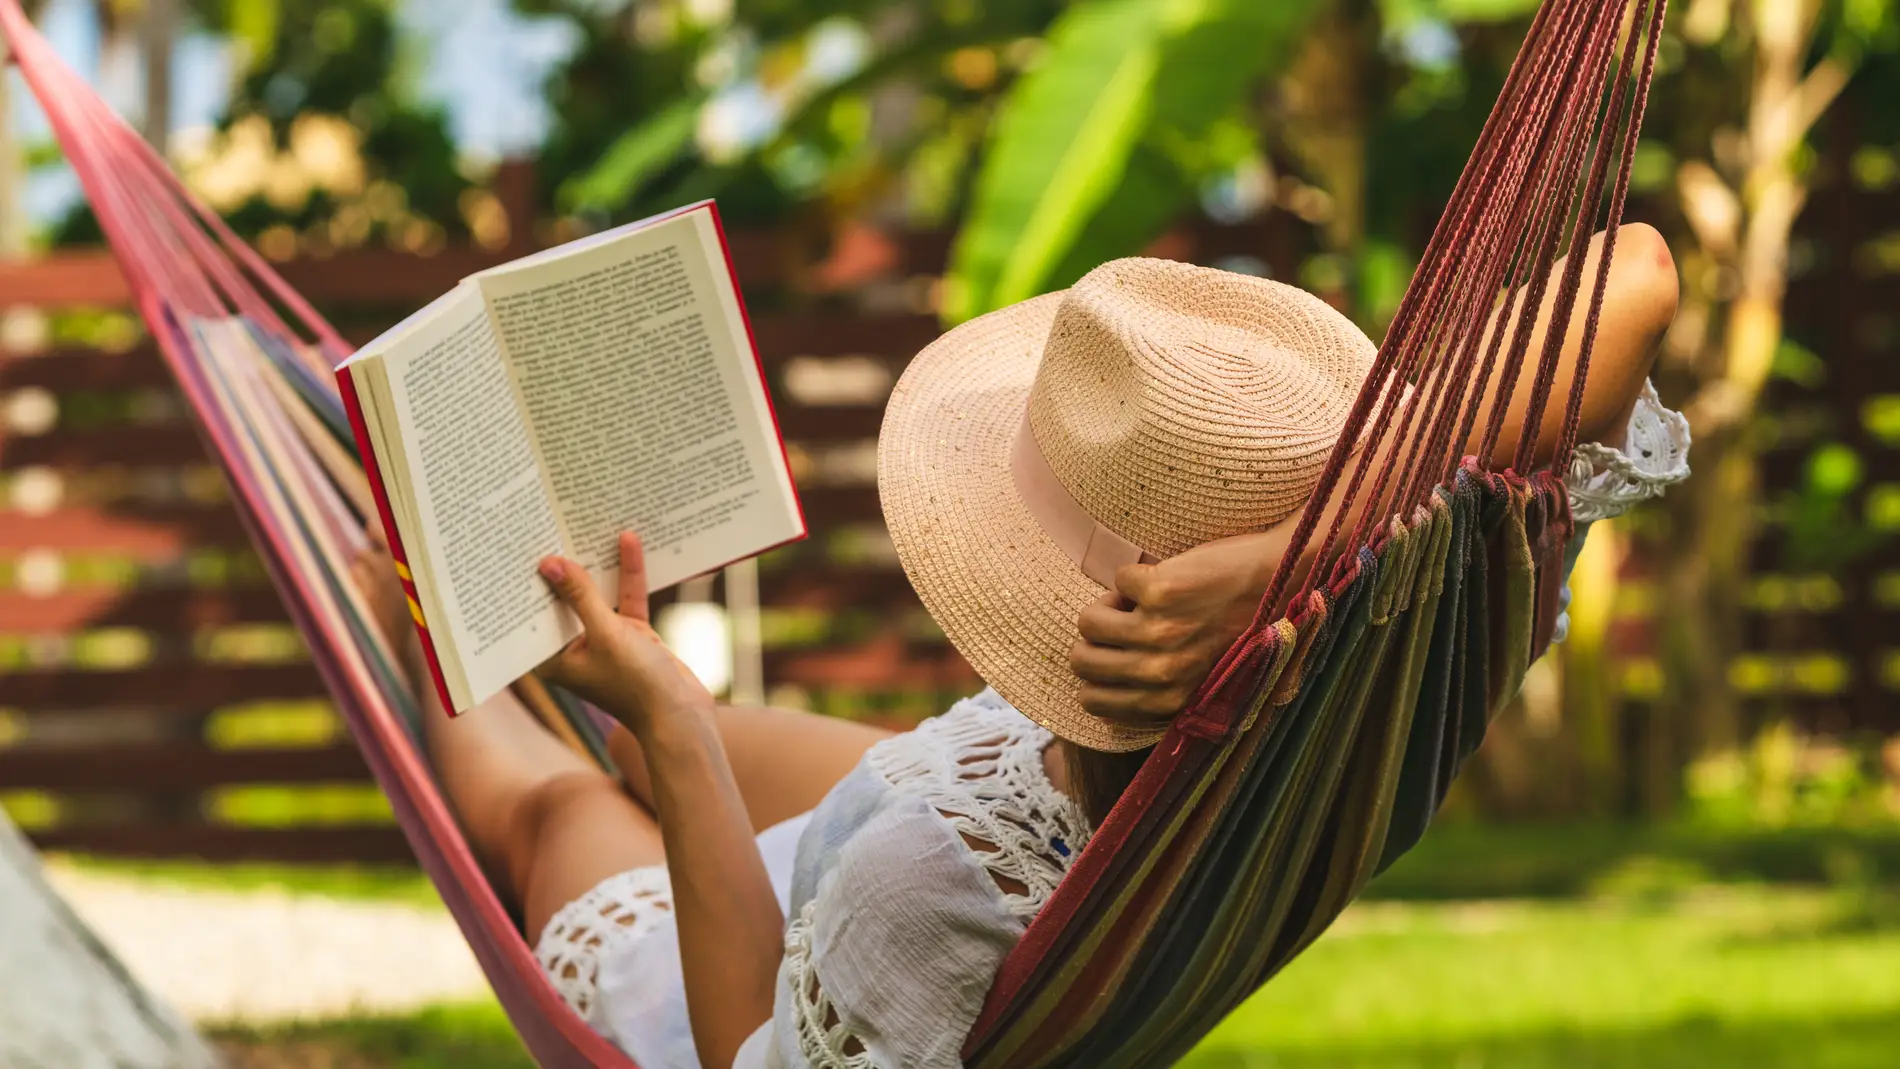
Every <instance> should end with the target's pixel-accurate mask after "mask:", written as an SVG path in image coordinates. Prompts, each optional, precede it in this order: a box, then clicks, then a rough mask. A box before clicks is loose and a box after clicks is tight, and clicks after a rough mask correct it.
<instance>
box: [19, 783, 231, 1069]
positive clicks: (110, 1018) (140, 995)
mask: <svg viewBox="0 0 1900 1069" xmlns="http://www.w3.org/2000/svg"><path fill="white" fill-rule="evenodd" d="M217 1064H218V1059H217V1056H216V1055H215V1054H213V1053H212V1051H211V1049H210V1048H209V1047H208V1046H206V1045H205V1043H204V1041H203V1040H201V1039H199V1038H198V1036H197V1035H196V1034H195V1033H193V1032H192V1030H191V1029H190V1027H189V1026H187V1025H186V1024H185V1023H184V1022H183V1021H181V1020H180V1019H179V1018H178V1017H177V1016H176V1015H175V1014H173V1013H172V1012H171V1011H170V1010H169V1009H167V1008H166V1007H165V1006H164V1005H162V1004H161V1003H159V1002H158V1001H157V1000H156V999H154V998H153V997H152V995H151V993H150V992H148V991H146V990H145V989H144V988H142V987H140V986H139V984H138V982H137V981H136V980H134V979H133V978H132V976H131V975H130V974H129V973H127V972H126V970H125V967H124V966H123V965H121V964H119V960H118V959H117V958H115V957H114V956H113V955H112V952H111V951H110V950H108V949H106V947H105V946H104V945H103V944H101V943H100V942H99V940H98V938H97V937H96V936H94V935H93V934H92V933H91V932H90V931H88V930H87V928H86V926H85V925H84V924H83V923H81V922H80V920H79V918H78V917H77V916H75V915H74V914H73V912H72V910H71V909H69V908H68V907H67V905H66V903H65V902H63V901H61V900H60V898H59V896H58V895H56V894H54V893H53V889H52V887H50V886H49V885H48V884H47V882H46V878H45V875H44V873H43V872H42V871H41V869H40V863H39V859H38V858H37V857H36V856H34V854H33V851H32V849H31V848H30V847H29V846H28V845H27V842H26V840H25V839H24V838H23V837H21V835H20V833H19V832H18V831H17V830H15V828H14V827H13V825H12V824H11V823H10V822H8V821H7V820H6V818H5V817H4V816H0V1066H3V1067H5V1069H211V1067H213V1066H216V1065H217Z"/></svg>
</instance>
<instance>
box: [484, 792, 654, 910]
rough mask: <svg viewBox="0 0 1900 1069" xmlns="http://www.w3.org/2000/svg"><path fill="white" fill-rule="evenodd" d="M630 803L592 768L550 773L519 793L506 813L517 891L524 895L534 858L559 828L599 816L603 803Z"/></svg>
mask: <svg viewBox="0 0 1900 1069" xmlns="http://www.w3.org/2000/svg"><path fill="white" fill-rule="evenodd" d="M628 804H630V803H629V801H628V799H627V797H626V795H625V794H623V793H622V792H621V790H620V786H619V784H617V783H615V782H614V781H613V780H612V779H610V778H609V777H608V776H606V775H605V774H603V773H600V772H596V771H593V770H592V769H588V770H584V771H574V772H565V773H562V774H560V775H556V776H550V777H548V778H547V779H545V780H542V781H541V782H540V783H537V784H535V785H534V786H533V787H530V788H529V789H528V790H526V791H524V792H522V795H521V797H520V799H519V800H518V801H517V802H516V803H515V808H514V812H513V813H511V814H510V815H509V819H508V827H507V840H508V841H507V845H506V851H507V855H508V872H509V875H510V877H511V879H512V882H513V884H514V887H515V891H516V893H517V894H525V893H526V890H527V885H528V880H529V877H530V874H531V873H532V871H533V868H534V864H535V860H536V858H537V857H538V856H539V855H540V854H541V853H542V852H543V851H544V850H545V849H546V847H547V844H548V843H549V841H550V840H551V839H552V838H553V837H554V836H555V835H556V834H557V833H558V831H559V829H561V828H563V827H571V826H572V825H573V824H574V823H575V822H576V821H585V820H587V819H588V817H589V816H590V812H589V811H592V814H591V815H594V816H599V815H600V810H601V809H602V808H603V807H604V806H607V805H618V806H626V805H628Z"/></svg>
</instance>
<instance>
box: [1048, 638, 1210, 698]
mask: <svg viewBox="0 0 1900 1069" xmlns="http://www.w3.org/2000/svg"><path fill="white" fill-rule="evenodd" d="M1189 660H1190V658H1189V656H1188V655H1187V654H1185V653H1163V652H1158V651H1153V650H1127V649H1116V648H1114V647H1110V646H1097V645H1094V644H1092V643H1088V642H1078V643H1076V644H1075V647H1074V648H1073V649H1071V650H1070V651H1069V667H1070V669H1071V670H1073V671H1074V672H1075V674H1076V676H1077V677H1078V678H1080V679H1081V680H1082V681H1083V682H1085V683H1099V684H1102V685H1104V686H1112V687H1135V688H1145V689H1148V690H1153V689H1156V688H1161V687H1170V686H1174V685H1176V684H1179V683H1182V682H1185V681H1186V680H1187V677H1188V676H1189V675H1192V674H1194V673H1193V668H1194V666H1193V665H1191V664H1189V663H1188V662H1189Z"/></svg>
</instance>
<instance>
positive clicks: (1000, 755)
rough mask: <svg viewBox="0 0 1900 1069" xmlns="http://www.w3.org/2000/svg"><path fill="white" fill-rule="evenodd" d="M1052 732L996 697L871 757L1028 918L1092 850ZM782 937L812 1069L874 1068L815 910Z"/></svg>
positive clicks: (880, 747) (802, 1049)
mask: <svg viewBox="0 0 1900 1069" xmlns="http://www.w3.org/2000/svg"><path fill="white" fill-rule="evenodd" d="M1049 741H1050V735H1049V733H1048V732H1047V731H1045V730H1043V729H1042V728H1040V727H1038V726H1037V725H1035V724H1034V723H1031V722H1030V721H1029V720H1028V719H1026V718H1024V716H1023V715H1022V714H1021V713H1019V712H1017V711H1016V710H1015V709H1014V708H1012V707H1010V706H1009V705H1008V704H1007V703H1005V702H1004V701H1003V700H1002V698H1000V697H998V696H996V695H995V693H994V692H993V691H984V692H983V693H982V694H979V695H977V696H976V697H974V698H971V699H968V700H967V701H965V702H964V703H962V704H961V705H960V706H959V707H958V708H957V709H955V710H952V712H951V713H950V714H949V715H945V716H942V717H938V718H936V719H934V720H927V721H925V722H924V723H923V724H921V725H919V726H918V728H917V729H916V730H915V731H911V732H908V733H906V734H903V735H899V736H896V737H894V738H890V739H886V740H885V741H883V742H880V743H878V744H877V745H876V746H874V747H872V748H871V750H870V752H869V753H867V754H866V755H865V760H867V761H868V762H869V763H870V765H871V768H872V769H873V770H875V771H876V772H877V774H878V775H880V776H882V777H884V780H885V782H887V783H889V784H890V785H891V787H892V789H893V790H896V791H898V792H900V793H902V794H907V795H910V796H912V797H915V798H921V799H922V800H923V801H925V802H926V803H928V804H929V805H930V806H931V807H932V808H934V809H936V811H937V812H938V813H939V814H941V815H942V816H943V817H944V819H946V820H948V821H949V822H950V824H951V826H952V827H954V828H956V830H957V832H958V834H960V835H962V837H963V841H964V842H965V843H966V844H967V845H968V846H969V848H970V851H971V852H972V853H973V854H975V856H976V858H977V860H978V861H979V862H981V863H982V865H983V868H984V870H985V871H987V872H988V873H989V874H990V878H991V879H993V880H995V881H996V886H997V889H998V890H999V891H1001V892H1002V894H1003V901H1004V902H1005V903H1006V905H1007V906H1008V908H1009V910H1010V912H1011V913H1012V914H1014V915H1016V916H1018V917H1022V918H1025V919H1027V918H1030V917H1034V916H1035V915H1036V912H1037V911H1038V910H1040V909H1041V908H1042V905H1043V903H1044V902H1046V901H1048V899H1049V895H1050V893H1051V892H1053V891H1054V890H1055V888H1056V885H1057V884H1058V883H1060V882H1062V876H1063V873H1065V872H1067V871H1068V867H1069V862H1070V861H1071V860H1072V859H1074V857H1075V856H1076V855H1077V854H1079V853H1080V852H1081V850H1082V848H1083V847H1084V846H1086V845H1088V837H1089V826H1088V821H1087V819H1086V818H1085V817H1084V816H1083V814H1082V810H1081V807H1080V806H1077V805H1076V804H1075V803H1074V802H1073V801H1071V800H1070V799H1069V798H1068V796H1066V795H1064V794H1063V793H1062V792H1060V791H1058V790H1056V788H1055V785H1054V784H1052V783H1050V782H1049V777H1048V776H1046V775H1045V774H1044V773H1043V767H1042V753H1043V750H1044V749H1046V748H1047V747H1048V745H1049ZM815 905H816V902H815V901H813V902H807V903H806V904H805V907H804V909H802V910H801V911H800V912H799V915H798V916H797V917H796V918H794V919H793V920H792V922H791V924H789V925H788V926H787V927H786V930H785V969H786V975H787V977H788V979H789V980H790V986H791V990H792V992H793V1004H794V1012H795V1014H796V1018H797V1020H796V1022H795V1024H796V1027H797V1034H798V1049H799V1053H800V1054H802V1055H803V1056H804V1058H805V1061H806V1063H807V1064H808V1065H810V1066H811V1067H812V1069H872V1067H873V1065H874V1063H873V1062H872V1060H871V1055H870V1053H869V1052H868V1051H867V1050H866V1049H865V1046H864V1044H863V1042H862V1041H860V1040H859V1039H858V1037H857V1036H856V1035H854V1034H853V1033H852V1031H851V1029H850V1027H849V1026H847V1025H846V1024H845V1023H844V1021H843V1020H842V1019H841V1018H840V1017H839V1015H838V1011H837V1008H836V1007H834V1006H833V1005H832V1004H831V998H830V996H828V995H827V994H826V993H825V987H824V984H823V983H821V982H820V981H819V979H818V971H817V965H816V963H815V962H814V961H813V960H812V911H813V907H814V906H815Z"/></svg>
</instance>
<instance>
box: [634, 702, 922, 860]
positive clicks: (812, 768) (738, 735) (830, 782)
mask: <svg viewBox="0 0 1900 1069" xmlns="http://www.w3.org/2000/svg"><path fill="white" fill-rule="evenodd" d="M713 715H714V717H715V718H716V721H715V722H716V726H717V727H718V729H719V739H720V742H721V743H722V744H723V745H724V746H725V749H726V760H728V761H730V762H731V763H732V775H733V778H734V779H736V780H738V782H739V794H740V795H741V796H742V797H743V798H744V799H745V806H746V813H747V815H748V816H750V817H751V818H752V828H753V830H754V831H764V830H765V829H767V828H769V827H771V826H772V825H774V824H777V823H779V822H780V821H782V820H787V819H789V818H791V817H795V816H797V815H799V814H800V813H803V812H806V811H808V810H810V809H811V808H812V807H814V806H816V805H817V804H818V803H819V801H820V800H821V799H823V798H824V796H825V795H826V794H828V793H830V791H831V788H832V787H834V786H836V785H837V783H838V781H839V780H841V779H843V778H844V776H845V773H847V772H850V771H851V769H852V767H853V766H855V765H856V764H857V763H858V759H859V758H861V757H863V756H864V751H866V750H868V749H870V748H871V747H872V746H873V745H874V744H876V743H877V742H878V740H880V739H884V738H888V737H890V734H891V733H890V732H888V731H885V730H883V729H882V728H874V727H871V726H870V725H868V724H858V723H853V722H852V721H849V720H840V719H838V718H836V717H830V716H819V715H818V714H816V713H804V712H798V711H796V710H792V709H761V708H755V707H751V706H726V705H722V706H719V707H718V708H717V710H716V711H715V712H714V714H713ZM607 748H608V752H609V753H610V754H612V756H613V760H614V764H616V765H618V766H619V767H620V771H621V773H622V774H623V775H624V776H625V777H626V779H627V789H628V790H629V791H631V792H632V793H633V796H634V797H635V798H637V799H639V801H640V803H641V804H642V805H645V806H647V807H648V808H649V809H651V808H652V804H653V795H652V788H651V785H650V781H649V780H648V778H647V766H646V757H645V755H644V754H643V753H642V752H641V750H640V743H639V741H638V740H637V739H635V738H634V737H633V733H632V732H630V731H627V730H626V729H625V728H619V727H616V728H615V729H614V732H613V734H612V735H610V736H609V737H608V739H607Z"/></svg>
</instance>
